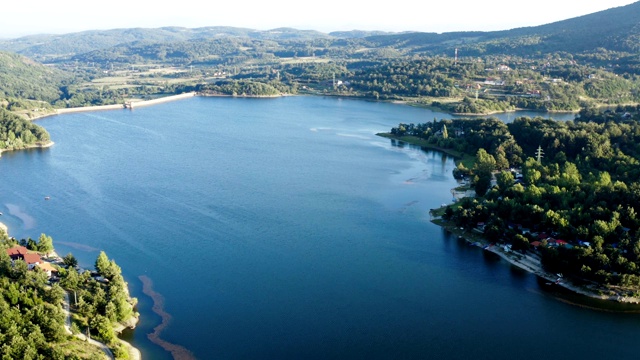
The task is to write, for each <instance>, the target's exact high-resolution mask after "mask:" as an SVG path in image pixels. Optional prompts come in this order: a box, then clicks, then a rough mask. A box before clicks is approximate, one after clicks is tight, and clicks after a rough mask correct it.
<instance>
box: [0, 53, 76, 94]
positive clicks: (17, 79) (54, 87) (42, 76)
mask: <svg viewBox="0 0 640 360" xmlns="http://www.w3.org/2000/svg"><path fill="white" fill-rule="evenodd" d="M70 79H71V76H69V75H68V74H65V73H63V72H61V71H60V70H58V69H56V68H51V67H45V66H43V65H42V64H40V63H38V62H35V61H33V60H31V59H29V58H27V57H24V56H20V55H16V54H11V53H6V52H0V98H7V97H13V98H21V99H32V100H42V101H46V102H52V101H55V100H57V99H59V98H60V86H61V85H62V84H63V83H64V82H66V81H68V80H70Z"/></svg>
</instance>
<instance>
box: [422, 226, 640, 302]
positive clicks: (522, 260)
mask: <svg viewBox="0 0 640 360" xmlns="http://www.w3.org/2000/svg"><path fill="white" fill-rule="evenodd" d="M431 222H432V223H433V224H435V225H438V226H440V227H441V228H442V229H443V230H445V231H448V232H449V233H451V234H453V235H456V236H458V237H459V238H461V239H464V240H465V241H466V242H467V243H469V244H470V245H476V246H478V247H480V248H481V249H483V250H486V251H489V252H492V253H494V254H496V255H498V256H499V257H500V258H502V259H504V260H505V261H507V262H508V263H509V264H511V265H513V266H516V267H518V268H520V269H522V270H525V271H527V272H529V273H531V274H533V275H535V276H537V277H539V278H542V279H544V280H546V281H547V282H549V283H551V284H554V285H557V286H560V287H562V288H564V289H566V290H569V291H571V292H573V293H576V294H579V295H583V296H586V297H589V298H592V299H597V300H604V301H613V302H618V303H626V304H640V298H638V297H631V296H625V295H605V294H600V293H598V292H604V291H608V292H611V291H615V290H614V289H612V288H605V287H602V286H596V285H578V284H575V283H574V282H573V281H571V280H570V279H568V278H564V277H559V276H558V275H557V274H552V273H550V272H548V271H546V270H544V269H543V268H542V264H541V263H540V260H539V259H538V258H537V257H535V256H532V255H531V253H530V252H527V253H524V254H523V253H517V252H513V251H507V250H505V249H504V248H503V247H502V246H500V245H495V244H492V243H489V242H488V241H486V239H485V238H484V237H483V236H482V235H481V234H474V233H473V232H471V231H466V230H460V229H459V228H457V227H456V226H454V225H449V224H447V223H446V222H445V221H444V220H442V219H441V218H440V217H434V218H432V219H431Z"/></svg>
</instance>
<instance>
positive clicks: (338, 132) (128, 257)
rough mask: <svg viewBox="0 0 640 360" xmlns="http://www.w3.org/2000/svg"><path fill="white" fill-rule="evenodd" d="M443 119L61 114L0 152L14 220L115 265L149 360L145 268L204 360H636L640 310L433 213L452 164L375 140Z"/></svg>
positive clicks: (153, 318)
mask: <svg viewBox="0 0 640 360" xmlns="http://www.w3.org/2000/svg"><path fill="white" fill-rule="evenodd" d="M515 115H517V114H506V115H504V116H506V117H505V118H504V119H503V120H504V121H512V119H513V116H515ZM538 115H539V114H538ZM434 117H437V118H439V119H440V118H448V117H449V116H448V115H446V114H443V113H437V112H433V111H431V110H425V109H419V108H413V107H408V106H403V105H398V104H389V103H377V102H365V101H357V100H345V99H337V98H321V97H285V98H278V99H234V98H193V99H188V100H182V101H178V102H172V103H165V104H161V105H157V106H153V107H147V108H140V109H135V110H133V111H129V110H122V111H110V112H90V113H78V114H69V115H63V116H54V117H50V118H46V119H43V120H40V121H38V123H39V124H40V125H42V126H44V127H45V128H46V129H47V130H48V131H49V133H50V134H51V138H52V139H53V140H54V141H55V142H56V144H55V145H54V146H53V147H51V148H48V149H41V150H32V151H21V152H13V153H4V154H3V156H2V158H1V159H0V169H1V171H2V173H3V175H4V176H3V182H2V184H1V185H0V189H1V191H2V192H1V194H2V196H1V197H0V211H2V212H3V213H4V215H3V216H2V221H3V222H4V223H5V224H7V225H8V226H9V229H10V233H11V235H13V236H15V237H17V238H26V237H33V238H36V237H38V236H39V235H40V233H46V234H48V235H51V236H52V237H53V239H54V245H55V246H56V249H57V251H58V253H59V254H61V255H65V254H66V253H68V252H72V253H73V254H74V255H76V257H77V258H78V259H79V261H80V264H81V265H82V266H85V267H88V268H90V267H92V266H93V263H94V261H95V259H96V257H97V255H98V252H99V250H105V251H106V253H107V255H108V256H109V257H110V258H113V259H115V261H116V262H117V263H118V264H119V265H120V266H121V267H122V269H123V275H124V276H125V279H126V280H127V281H128V283H129V287H130V289H131V291H132V295H133V296H136V297H137V298H138V299H139V301H140V302H139V309H138V310H139V312H140V313H141V322H140V324H139V326H138V327H137V328H136V329H135V330H134V331H130V332H127V333H126V334H125V337H126V338H127V339H129V340H130V341H131V342H132V343H133V344H134V345H136V346H137V347H139V348H140V349H141V350H142V352H143V356H144V357H145V358H150V359H169V358H171V354H170V353H169V352H167V351H166V350H164V349H163V348H161V347H160V346H158V345H156V344H154V343H152V342H151V341H149V339H148V338H147V334H148V333H151V332H152V329H153V328H154V327H155V326H158V325H159V324H160V323H161V318H160V316H159V315H157V314H156V313H154V312H153V311H152V309H151V307H152V304H153V302H152V299H151V298H150V297H149V296H147V295H145V294H144V293H143V292H142V282H141V280H140V276H145V277H147V278H148V279H150V280H151V281H152V283H153V290H154V291H156V292H157V293H159V294H161V295H162V297H163V298H164V311H166V313H168V314H170V316H171V319H170V321H169V323H168V326H167V327H166V328H165V330H164V331H163V332H162V333H161V338H162V339H164V340H165V341H167V342H169V343H172V344H175V345H178V346H181V347H184V348H186V349H188V351H190V352H191V353H192V354H193V355H194V356H195V357H197V358H200V359H256V358H258V359H332V358H358V359H390V358H401V359H425V358H427V359H429V358H431V359H438V358H446V359H469V358H473V359H513V358H518V359H540V358H545V357H546V358H559V357H561V356H562V357H570V358H581V359H590V358H601V357H602V356H606V357H607V358H623V359H627V358H632V357H635V356H636V354H637V351H638V350H640V345H638V343H637V338H638V336H639V335H640V317H639V316H638V314H637V312H636V309H635V308H633V307H629V308H623V307H614V306H612V305H611V304H605V303H600V302H592V301H585V300H584V299H581V298H580V297H576V296H572V295H571V294H563V293H556V292H555V291H549V290H546V289H545V288H544V287H543V286H541V285H540V284H539V282H538V281H537V279H536V277H535V276H533V275H530V274H528V273H526V272H523V271H521V270H518V269H516V268H513V267H511V266H510V265H509V264H507V263H506V262H504V261H502V260H500V259H499V258H496V257H495V256H492V255H491V254H488V253H486V252H482V250H481V249H478V248H476V247H470V246H468V245H467V244H466V243H464V242H461V241H459V240H458V239H457V238H456V237H452V236H449V235H448V234H447V233H445V232H443V230H442V229H441V228H439V227H438V226H435V225H433V224H432V223H430V222H429V216H428V211H429V209H431V208H435V207H438V206H439V205H440V204H442V203H447V202H450V201H451V193H450V189H451V188H453V187H455V186H456V182H455V180H454V179H453V178H452V173H451V172H452V170H453V168H454V166H455V165H454V160H453V159H452V158H450V157H448V156H446V155H443V154H441V153H437V152H425V151H423V150H421V149H419V148H416V147H413V146H409V145H403V144H399V143H395V142H392V141H390V140H388V139H384V138H380V137H377V136H375V133H377V132H385V131H388V130H389V129H390V128H391V127H393V126H396V125H397V124H398V123H400V122H404V123H411V122H413V123H420V122H426V121H432V120H433V118H434ZM553 117H554V118H556V119H559V120H567V119H572V118H573V115H572V114H554V115H553ZM45 196H50V200H49V201H45V200H44V197H45ZM593 307H595V308H606V309H608V310H611V309H612V308H615V310H618V311H614V312H609V311H599V310H593V309H592V308H593ZM620 310H627V311H626V312H622V311H620Z"/></svg>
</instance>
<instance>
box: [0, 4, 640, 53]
mask: <svg viewBox="0 0 640 360" xmlns="http://www.w3.org/2000/svg"><path fill="white" fill-rule="evenodd" d="M528 6H535V5H534V4H531V5H528ZM576 6H579V5H576ZM550 11H552V10H550ZM523 12H526V9H525V10H523ZM220 39H226V40H225V41H230V42H233V41H232V40H230V39H241V40H240V41H242V42H243V43H244V44H245V45H246V44H248V43H247V41H249V42H250V41H258V43H256V44H255V46H252V44H249V45H248V47H249V48H253V49H254V50H255V53H254V54H255V55H256V56H259V52H260V50H261V49H264V48H265V46H266V47H268V48H273V49H272V50H269V51H267V52H272V53H274V54H276V56H277V53H278V52H279V53H281V54H293V55H292V56H301V55H303V54H305V52H308V53H312V54H314V55H316V56H318V54H337V53H339V54H341V55H345V56H347V57H348V55H354V54H358V55H357V56H364V55H363V53H357V52H356V51H355V50H354V49H356V48H358V47H360V48H361V49H365V48H366V50H367V51H368V54H372V55H371V56H374V54H393V56H401V55H411V54H424V55H438V54H452V53H453V49H454V48H458V49H459V50H460V54H461V56H481V55H491V54H511V55H519V56H541V55H544V54H548V53H553V52H572V53H587V52H593V51H594V50H596V49H606V50H609V51H616V52H626V53H635V52H638V51H640V2H636V3H633V4H630V5H627V6H622V7H617V8H612V9H609V10H604V11H600V12H597V13H593V14H589V15H585V16H580V17H576V18H573V19H568V20H564V21H559V22H555V23H551V24H547V25H541V26H534V27H523V28H516V29H511V30H504V31H492V32H481V31H467V32H448V33H442V34H438V33H424V32H407V33H386V32H381V31H360V30H353V31H337V32H331V33H329V34H325V33H322V32H318V31H313V30H297V29H292V28H277V29H271V30H264V31H263V30H253V29H246V28H234V27H202V28H194V29H190V28H183V27H163V28H157V29H144V28H134V29H114V30H104V31H85V32H79V33H72V34H65V35H35V36H26V37H22V38H18V39H11V40H0V50H5V51H10V52H15V53H19V54H22V55H25V56H28V57H31V58H33V59H36V60H38V61H41V62H50V61H56V60H67V59H71V58H72V57H73V56H76V57H75V59H78V58H80V59H89V58H91V57H93V58H95V57H96V55H97V54H102V55H101V56H100V58H102V59H107V58H109V57H113V56H109V54H108V52H110V51H116V52H117V53H119V54H121V55H122V56H121V59H122V60H125V59H126V56H132V55H135V54H138V55H140V56H142V58H148V59H154V57H153V56H150V54H151V53H153V52H158V54H159V55H160V56H159V57H158V58H159V60H160V61H162V58H163V54H164V50H162V48H165V50H166V51H168V52H169V53H171V54H172V55H171V57H172V58H173V59H177V58H178V57H179V56H180V53H181V52H183V53H185V54H187V56H191V55H190V54H193V53H194V52H198V53H201V52H202V51H204V50H205V49H206V48H208V47H209V48H210V47H211V46H214V47H216V46H218V45H216V44H215V43H213V42H212V41H213V40H220ZM260 42H273V43H274V44H270V45H269V44H267V43H260ZM293 43H296V44H295V45H292V44H293ZM265 44H266V45H265ZM227 45H229V46H225V49H224V50H225V54H227V55H228V54H229V53H231V52H232V51H231V49H232V48H234V45H233V44H227ZM141 46H143V47H144V49H143V50H144V51H146V54H141V53H139V52H138V50H141V49H140V48H141ZM193 46H196V47H199V49H192V48H191V47H193ZM126 47H131V49H129V50H127V49H125V48H126ZM154 47H156V48H157V49H155V50H154ZM238 52H239V54H240V55H241V56H245V55H247V53H246V51H240V50H239V51H238ZM89 54H91V55H89ZM202 55H203V54H200V55H198V56H196V57H194V56H191V59H192V60H193V59H194V58H203V56H202ZM210 55H216V56H218V55H222V54H210ZM114 56H115V55H114ZM118 56H119V55H118ZM283 56H284V55H283ZM204 57H206V56H204ZM157 60H158V59H155V60H154V61H157ZM180 62H181V63H185V62H189V59H188V58H185V59H183V60H181V61H180Z"/></svg>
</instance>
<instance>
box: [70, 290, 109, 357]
mask: <svg viewBox="0 0 640 360" xmlns="http://www.w3.org/2000/svg"><path fill="white" fill-rule="evenodd" d="M62 309H63V310H64V316H65V318H64V329H65V331H66V332H67V334H73V332H72V331H71V312H70V311H69V293H68V292H67V291H65V292H64V300H63V303H62ZM75 337H77V338H78V339H81V340H84V341H88V342H89V344H92V345H95V346H97V347H99V348H100V349H101V350H102V351H103V352H104V353H105V354H106V355H107V356H108V357H109V359H111V360H115V356H113V353H112V352H111V349H109V347H108V346H107V345H105V344H104V343H101V342H99V341H96V340H93V339H91V338H87V337H86V336H84V335H83V334H76V335H75Z"/></svg>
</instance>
